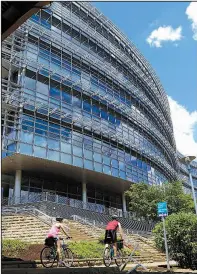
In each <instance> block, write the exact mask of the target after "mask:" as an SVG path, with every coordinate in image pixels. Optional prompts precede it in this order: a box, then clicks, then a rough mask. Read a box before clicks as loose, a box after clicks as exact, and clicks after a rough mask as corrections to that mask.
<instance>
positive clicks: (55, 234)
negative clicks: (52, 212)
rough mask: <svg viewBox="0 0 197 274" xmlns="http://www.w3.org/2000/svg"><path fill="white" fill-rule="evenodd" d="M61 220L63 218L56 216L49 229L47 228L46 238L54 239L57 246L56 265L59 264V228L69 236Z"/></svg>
mask: <svg viewBox="0 0 197 274" xmlns="http://www.w3.org/2000/svg"><path fill="white" fill-rule="evenodd" d="M62 222H63V218H56V223H55V224H53V225H52V227H51V229H50V230H49V232H48V234H47V237H48V238H53V239H54V240H55V243H56V246H57V261H58V265H59V258H60V247H61V243H60V239H59V233H60V230H62V231H63V233H64V234H65V235H66V236H67V237H68V238H70V236H69V235H68V233H66V231H65V229H64V225H63V224H62Z"/></svg>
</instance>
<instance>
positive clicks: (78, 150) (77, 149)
mask: <svg viewBox="0 0 197 274" xmlns="http://www.w3.org/2000/svg"><path fill="white" fill-rule="evenodd" d="M73 154H75V155H76V156H81V157H82V148H81V147H77V146H73Z"/></svg>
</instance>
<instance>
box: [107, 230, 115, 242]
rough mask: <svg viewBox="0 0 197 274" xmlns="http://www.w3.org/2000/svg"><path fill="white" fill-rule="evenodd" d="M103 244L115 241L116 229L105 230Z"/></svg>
mask: <svg viewBox="0 0 197 274" xmlns="http://www.w3.org/2000/svg"><path fill="white" fill-rule="evenodd" d="M104 242H105V244H111V243H116V242H117V235H116V230H106V231H105V240H104Z"/></svg>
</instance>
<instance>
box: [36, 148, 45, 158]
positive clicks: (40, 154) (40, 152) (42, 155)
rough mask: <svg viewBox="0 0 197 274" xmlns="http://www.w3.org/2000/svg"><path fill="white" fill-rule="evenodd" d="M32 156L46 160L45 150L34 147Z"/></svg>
mask: <svg viewBox="0 0 197 274" xmlns="http://www.w3.org/2000/svg"><path fill="white" fill-rule="evenodd" d="M34 156H36V157H39V158H46V148H42V147H37V146H34Z"/></svg>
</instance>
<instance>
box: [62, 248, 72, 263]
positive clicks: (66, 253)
mask: <svg viewBox="0 0 197 274" xmlns="http://www.w3.org/2000/svg"><path fill="white" fill-rule="evenodd" d="M62 262H63V263H64V265H65V266H66V267H71V266H72V265H73V253H72V251H71V250H70V249H69V248H67V247H65V248H62Z"/></svg>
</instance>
